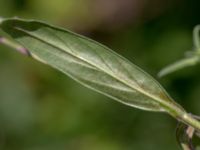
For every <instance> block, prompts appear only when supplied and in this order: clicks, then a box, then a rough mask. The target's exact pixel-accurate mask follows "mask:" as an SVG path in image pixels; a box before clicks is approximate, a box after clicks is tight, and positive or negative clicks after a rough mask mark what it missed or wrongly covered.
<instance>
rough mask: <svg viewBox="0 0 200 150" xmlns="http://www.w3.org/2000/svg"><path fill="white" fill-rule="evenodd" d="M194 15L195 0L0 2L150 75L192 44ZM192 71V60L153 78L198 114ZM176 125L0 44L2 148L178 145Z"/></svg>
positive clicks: (198, 87)
mask: <svg viewBox="0 0 200 150" xmlns="http://www.w3.org/2000/svg"><path fill="white" fill-rule="evenodd" d="M199 14H200V1H199V0H0V16H3V17H13V16H18V17H22V18H27V19H39V20H43V21H47V22H49V23H51V24H54V25H59V26H62V27H65V28H68V29H71V30H73V31H75V32H78V33H80V34H83V35H85V36H88V37H90V38H92V39H95V40H97V41H99V42H101V43H103V44H105V45H107V46H109V47H110V48H111V49H114V50H115V51H116V52H118V53H119V54H121V55H123V56H124V57H126V58H128V59H129V60H131V61H132V62H134V63H135V64H137V65H138V66H140V67H141V68H143V69H144V70H146V71H147V72H148V73H150V74H151V75H152V76H154V77H155V78H157V77H156V75H157V73H158V71H159V70H160V69H161V68H162V67H164V66H165V65H167V64H169V63H171V62H174V61H176V60H177V59H180V58H182V57H183V54H184V52H185V51H187V50H190V49H192V46H193V45H192V29H193V27H194V26H195V25H196V24H199V23H200V15H199ZM1 35H3V33H1ZM199 74H200V65H197V66H194V67H191V68H186V69H184V70H181V71H178V72H176V73H173V74H172V75H169V76H167V77H165V78H163V79H158V81H159V82H160V83H161V84H162V85H163V86H164V87H165V88H166V89H167V91H168V92H169V93H170V95H172V97H173V98H174V99H175V100H176V101H177V102H179V103H180V104H181V105H183V106H184V107H185V108H186V110H187V111H188V112H191V113H194V114H200V100H199V93H200V78H199ZM176 123H177V122H176V120H174V119H173V118H171V117H170V116H168V115H166V114H159V113H152V112H145V111H141V110H137V109H135V108H131V107H128V106H125V105H122V104H120V103H118V102H116V101H113V100H111V99H109V98H107V97H105V96H102V95H100V94H98V93H95V92H93V91H90V90H88V89H86V88H84V87H82V86H81V85H79V84H77V83H76V82H74V81H72V80H71V79H69V78H68V77H67V76H65V75H63V74H62V73H60V72H57V71H56V70H54V69H52V68H50V67H48V66H46V65H44V64H41V63H39V62H37V61H35V60H33V59H30V58H27V57H24V56H22V55H21V54H18V53H17V52H15V51H13V50H11V49H10V48H7V47H5V46H2V45H0V149H1V150H177V149H178V144H177V143H176V138H175V128H176Z"/></svg>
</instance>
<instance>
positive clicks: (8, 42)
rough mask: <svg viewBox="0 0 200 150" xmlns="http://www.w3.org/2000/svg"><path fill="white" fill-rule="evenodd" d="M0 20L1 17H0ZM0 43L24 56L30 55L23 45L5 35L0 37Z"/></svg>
mask: <svg viewBox="0 0 200 150" xmlns="http://www.w3.org/2000/svg"><path fill="white" fill-rule="evenodd" d="M0 21H1V18H0ZM0 44H4V45H6V46H8V47H11V48H13V49H15V50H17V51H18V52H20V53H22V54H24V55H26V56H30V52H29V51H28V50H27V49H26V48H24V47H23V46H21V45H19V44H17V43H15V42H13V41H11V40H9V39H7V38H5V37H0Z"/></svg>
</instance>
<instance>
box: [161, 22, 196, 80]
mask: <svg viewBox="0 0 200 150" xmlns="http://www.w3.org/2000/svg"><path fill="white" fill-rule="evenodd" d="M199 33H200V25H197V26H196V27H195V28H194V30H193V44H194V48H193V51H189V52H187V53H186V58H183V59H181V60H179V61H177V62H175V63H173V64H171V65H169V66H167V67H165V68H163V69H162V70H161V71H160V72H159V73H158V76H159V77H163V76H165V75H168V74H170V73H172V72H174V71H177V70H179V69H182V68H185V67H189V66H193V65H196V64H197V63H199V62H200V39H199V37H200V35H199Z"/></svg>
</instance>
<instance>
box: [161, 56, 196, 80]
mask: <svg viewBox="0 0 200 150" xmlns="http://www.w3.org/2000/svg"><path fill="white" fill-rule="evenodd" d="M197 63H199V56H196V55H194V56H191V57H188V58H184V59H182V60H179V61H177V62H175V63H173V64H171V65H169V66H167V67H165V68H163V69H162V70H161V71H160V72H159V73H158V76H159V77H163V76H166V75H168V74H170V73H172V72H175V71H177V70H180V69H183V68H185V67H189V66H194V65H196V64H197Z"/></svg>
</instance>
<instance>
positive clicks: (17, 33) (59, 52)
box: [0, 18, 184, 116]
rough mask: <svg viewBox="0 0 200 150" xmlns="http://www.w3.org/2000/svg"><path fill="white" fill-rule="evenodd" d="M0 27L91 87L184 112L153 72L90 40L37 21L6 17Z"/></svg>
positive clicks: (136, 103)
mask: <svg viewBox="0 0 200 150" xmlns="http://www.w3.org/2000/svg"><path fill="white" fill-rule="evenodd" d="M0 27H1V28H2V30H3V31H5V32H6V33H8V34H9V35H10V36H11V37H12V38H13V39H15V40H16V41H18V42H19V43H20V44H21V45H23V46H24V47H25V48H26V49H28V50H29V52H30V55H31V56H32V57H33V58H36V59H37V60H39V61H41V62H43V63H45V64H48V65H50V66H52V67H54V68H55V69H57V70H60V71H62V72H63V73H65V74H67V75H68V76H70V77H71V78H73V79H74V80H76V81H78V82H79V83H81V84H83V85H84V86H86V87H88V88H91V89H93V90H95V91H97V92H99V93H102V94H104V95H106V96H109V97H111V98H113V99H115V100H117V101H119V102H122V103H124V104H126V105H129V106H133V107H136V108H139V109H144V110H149V111H161V112H169V113H171V114H173V115H175V116H176V115H177V114H176V113H180V112H184V110H183V109H182V108H181V107H180V106H179V105H178V104H177V103H175V102H174V101H173V100H172V99H171V98H170V96H169V95H168V94H167V93H166V91H165V90H164V89H163V88H162V87H161V85H160V84H159V83H158V82H157V81H155V80H154V79H153V78H152V77H151V76H150V75H148V74H147V73H145V72H144V71H142V70H141V69H140V68H139V67H137V66H136V65H134V64H132V63H131V62H130V61H128V60H127V59H125V58H123V57H122V56H120V55H118V54H116V53H115V52H113V51H112V50H110V49H109V48H107V47H106V46H103V45H101V44H99V43H97V42H95V41H93V40H91V39H88V38H86V37H83V36H80V35H78V34H75V33H73V32H71V31H68V30H65V29H61V28H58V27H54V26H52V25H48V24H46V23H43V22H38V21H34V20H21V19H16V18H15V19H4V20H3V21H2V23H1V24H0Z"/></svg>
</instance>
